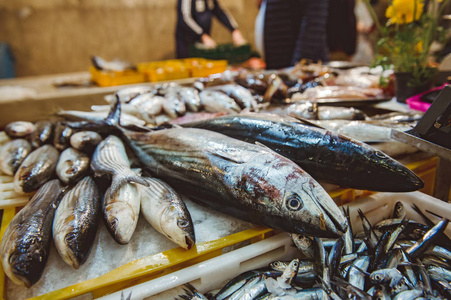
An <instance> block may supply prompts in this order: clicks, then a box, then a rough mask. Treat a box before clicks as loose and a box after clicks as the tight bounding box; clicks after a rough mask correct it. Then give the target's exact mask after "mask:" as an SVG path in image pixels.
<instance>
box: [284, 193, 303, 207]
mask: <svg viewBox="0 0 451 300" xmlns="http://www.w3.org/2000/svg"><path fill="white" fill-rule="evenodd" d="M286 206H287V208H288V209H289V210H293V211H297V210H300V209H301V208H303V207H304V204H303V202H302V200H301V199H300V198H299V196H298V195H291V196H290V197H288V198H287V201H286Z"/></svg>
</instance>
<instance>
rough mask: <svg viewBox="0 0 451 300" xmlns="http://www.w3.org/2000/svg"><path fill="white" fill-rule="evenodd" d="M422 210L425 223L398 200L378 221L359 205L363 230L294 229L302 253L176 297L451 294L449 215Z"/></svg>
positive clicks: (411, 296) (437, 296)
mask: <svg viewBox="0 0 451 300" xmlns="http://www.w3.org/2000/svg"><path fill="white" fill-rule="evenodd" d="M415 209H416V210H417V212H418V213H419V214H420V215H421V216H422V217H423V219H424V223H417V222H414V221H411V220H408V219H406V218H405V210H404V207H403V203H401V202H398V203H396V205H395V209H394V212H393V218H392V219H386V220H383V221H381V222H380V223H378V224H375V225H374V226H372V225H371V224H370V223H369V221H368V220H367V219H366V217H365V215H364V214H363V213H362V212H361V211H359V214H360V217H361V220H362V225H363V228H364V232H363V233H362V234H357V235H356V236H354V235H353V233H352V228H351V227H349V228H348V231H347V232H346V234H345V235H344V236H343V237H341V238H339V239H338V240H331V239H327V240H326V239H321V238H311V237H308V236H304V235H297V234H293V235H292V239H293V242H294V244H295V245H296V246H297V248H298V249H299V250H300V252H301V255H300V258H295V259H293V260H291V261H287V262H285V261H275V262H272V263H271V264H270V265H269V267H265V268H261V269H257V270H251V271H248V272H245V273H243V274H240V275H238V276H236V277H235V278H233V279H231V280H230V281H229V282H228V283H227V284H226V285H225V286H223V287H222V288H220V289H219V290H214V291H211V292H209V293H206V294H205V295H203V294H202V293H200V292H199V291H197V290H196V289H195V288H194V286H192V285H191V284H186V285H185V288H184V291H185V294H182V295H179V298H177V299H185V300H187V299H215V300H220V299H368V300H371V299H406V300H407V299H450V298H451V283H450V282H451V264H450V262H451V251H450V250H449V249H450V246H451V240H450V239H449V238H448V237H447V236H446V235H445V234H444V230H445V229H446V227H447V225H448V223H449V220H448V219H442V221H440V222H438V223H436V224H434V223H433V222H432V221H431V220H430V219H428V218H427V217H426V215H425V213H424V212H422V211H421V210H420V209H419V208H418V207H415ZM344 210H346V209H344ZM347 213H349V211H348V212H347ZM348 216H349V215H348Z"/></svg>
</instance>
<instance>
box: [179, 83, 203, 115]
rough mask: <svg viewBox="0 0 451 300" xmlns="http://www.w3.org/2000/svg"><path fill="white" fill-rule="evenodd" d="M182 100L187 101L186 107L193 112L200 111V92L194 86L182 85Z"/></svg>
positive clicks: (180, 91)
mask: <svg viewBox="0 0 451 300" xmlns="http://www.w3.org/2000/svg"><path fill="white" fill-rule="evenodd" d="M178 93H179V95H180V97H181V98H182V101H183V102H184V103H185V105H186V108H188V110H189V111H191V112H198V111H199V109H200V107H201V105H200V97H199V92H198V91H197V90H196V89H195V88H192V87H181V88H180V89H179V91H178Z"/></svg>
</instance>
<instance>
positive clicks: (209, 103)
mask: <svg viewBox="0 0 451 300" xmlns="http://www.w3.org/2000/svg"><path fill="white" fill-rule="evenodd" d="M199 97H200V103H201V105H202V106H203V108H204V109H205V111H207V112H213V113H215V112H225V113H230V114H233V113H238V112H240V111H241V108H240V107H239V106H238V104H237V103H236V102H235V100H233V99H232V98H230V97H229V96H227V95H226V94H224V93H222V92H219V91H213V90H205V91H202V92H200V93H199Z"/></svg>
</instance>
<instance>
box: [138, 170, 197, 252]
mask: <svg viewBox="0 0 451 300" xmlns="http://www.w3.org/2000/svg"><path fill="white" fill-rule="evenodd" d="M144 179H145V181H146V182H147V183H148V184H149V186H148V187H144V186H139V188H140V190H141V191H140V192H141V212H142V214H143V216H144V218H145V219H146V220H147V221H148V222H149V223H150V224H151V225H152V226H153V228H155V229H156V230H157V231H158V232H160V233H161V234H163V235H165V236H166V237H167V238H168V239H170V240H171V241H173V242H174V243H176V244H177V245H179V246H180V247H182V248H184V249H187V250H189V249H191V247H193V246H194V244H195V243H196V237H195V235H194V225H193V220H192V219H191V215H190V213H189V211H188V209H187V207H186V205H185V203H184V202H183V200H182V199H181V198H180V196H179V195H178V194H177V193H176V191H175V190H174V189H173V188H172V187H170V186H169V185H168V184H166V183H165V182H164V181H162V180H159V179H157V178H149V177H145V178H144Z"/></svg>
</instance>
